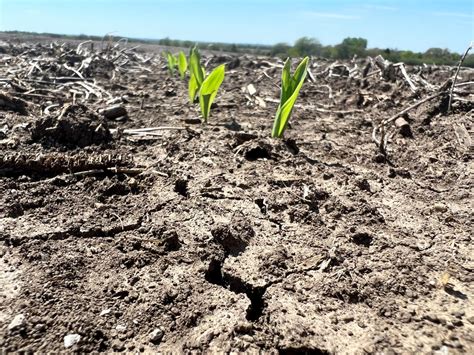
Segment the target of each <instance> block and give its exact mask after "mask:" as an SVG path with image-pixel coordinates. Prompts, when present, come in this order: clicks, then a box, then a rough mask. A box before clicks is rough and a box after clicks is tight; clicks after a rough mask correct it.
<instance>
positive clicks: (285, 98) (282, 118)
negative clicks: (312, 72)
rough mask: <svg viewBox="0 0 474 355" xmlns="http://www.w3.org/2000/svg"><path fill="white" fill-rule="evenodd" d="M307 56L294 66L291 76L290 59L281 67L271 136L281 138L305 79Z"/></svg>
mask: <svg viewBox="0 0 474 355" xmlns="http://www.w3.org/2000/svg"><path fill="white" fill-rule="evenodd" d="M308 64H309V58H308V57H306V58H304V59H303V60H302V61H301V63H300V64H299V65H298V67H297V68H296V71H295V73H294V75H293V76H291V73H290V69H291V60H290V58H288V59H287V60H286V62H285V66H284V67H283V71H282V75H281V94H280V104H279V105H278V110H277V112H276V115H275V121H274V123H273V129H272V137H273V138H281V137H283V133H284V132H285V129H286V126H287V124H288V121H289V119H290V116H291V112H292V111H293V107H294V105H295V102H296V99H297V98H298V94H299V92H300V90H301V87H302V86H303V83H304V80H305V79H306V73H307V72H308Z"/></svg>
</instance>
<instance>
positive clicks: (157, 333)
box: [150, 328, 165, 344]
mask: <svg viewBox="0 0 474 355" xmlns="http://www.w3.org/2000/svg"><path fill="white" fill-rule="evenodd" d="M164 335H165V332H164V331H163V330H162V329H161V328H156V329H155V330H153V331H152V332H151V333H150V341H151V342H152V343H153V344H159V343H160V342H161V339H163V336H164Z"/></svg>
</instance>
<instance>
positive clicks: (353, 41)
mask: <svg viewBox="0 0 474 355" xmlns="http://www.w3.org/2000/svg"><path fill="white" fill-rule="evenodd" d="M366 49H367V40H366V39H365V38H360V37H358V38H356V37H347V38H344V40H343V41H342V43H341V44H338V45H337V46H336V50H337V56H338V58H342V59H349V58H352V57H353V56H354V55H357V56H359V57H362V56H364V55H365V50H366Z"/></svg>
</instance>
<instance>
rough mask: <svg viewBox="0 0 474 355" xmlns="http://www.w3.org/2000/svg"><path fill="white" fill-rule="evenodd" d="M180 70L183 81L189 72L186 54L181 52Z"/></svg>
mask: <svg viewBox="0 0 474 355" xmlns="http://www.w3.org/2000/svg"><path fill="white" fill-rule="evenodd" d="M178 70H179V75H180V76H181V79H184V77H185V76H186V71H187V70H188V61H187V60H186V54H184V52H183V51H181V52H179V55H178Z"/></svg>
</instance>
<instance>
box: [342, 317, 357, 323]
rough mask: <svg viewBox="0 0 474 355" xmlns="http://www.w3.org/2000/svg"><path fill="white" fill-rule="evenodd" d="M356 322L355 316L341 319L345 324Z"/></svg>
mask: <svg viewBox="0 0 474 355" xmlns="http://www.w3.org/2000/svg"><path fill="white" fill-rule="evenodd" d="M353 320H354V316H344V317H342V318H341V321H343V322H345V323H349V322H352V321H353Z"/></svg>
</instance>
